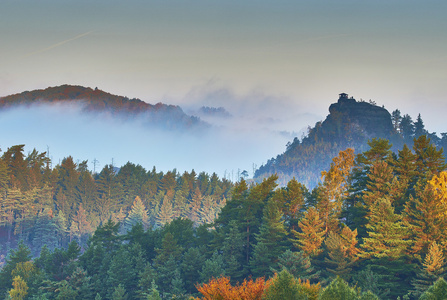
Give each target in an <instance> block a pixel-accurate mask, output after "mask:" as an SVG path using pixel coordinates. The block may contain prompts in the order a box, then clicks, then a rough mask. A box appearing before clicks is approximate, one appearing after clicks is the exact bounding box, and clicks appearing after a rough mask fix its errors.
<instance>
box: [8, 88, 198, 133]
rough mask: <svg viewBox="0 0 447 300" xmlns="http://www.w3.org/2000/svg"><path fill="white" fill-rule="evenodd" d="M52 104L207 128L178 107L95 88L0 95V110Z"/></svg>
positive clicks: (173, 125) (171, 126)
mask: <svg viewBox="0 0 447 300" xmlns="http://www.w3.org/2000/svg"><path fill="white" fill-rule="evenodd" d="M56 103H57V104H66V103H76V104H80V105H82V110H83V111H84V112H88V113H105V114H109V115H112V116H113V117H117V118H121V119H122V118H124V119H126V118H134V117H137V116H138V117H142V118H143V120H144V121H145V123H147V125H156V126H161V127H164V128H168V129H187V128H191V127H207V124H206V123H204V122H202V121H201V120H200V119H199V118H197V117H193V116H188V115H187V114H185V113H184V112H183V110H182V109H181V108H180V107H179V106H175V105H167V104H163V103H157V104H155V105H152V104H149V103H146V102H144V101H142V100H140V99H129V98H127V97H123V96H117V95H112V94H110V93H107V92H104V91H102V90H99V89H97V88H96V89H92V88H88V87H83V86H74V85H61V86H56V87H49V88H46V89H42V90H34V91H25V92H23V93H19V94H14V95H10V96H6V97H0V109H7V108H13V107H19V106H27V107H30V106H32V105H38V104H56Z"/></svg>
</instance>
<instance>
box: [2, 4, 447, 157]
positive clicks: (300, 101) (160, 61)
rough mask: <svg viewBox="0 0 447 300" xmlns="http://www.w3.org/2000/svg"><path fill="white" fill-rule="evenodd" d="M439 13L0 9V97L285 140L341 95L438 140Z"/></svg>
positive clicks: (387, 7) (179, 7)
mask: <svg viewBox="0 0 447 300" xmlns="http://www.w3.org/2000/svg"><path fill="white" fill-rule="evenodd" d="M446 15H447V1H445V0H440V1H419V0H418V1H413V0H406V1H393V0H387V1H381V0H376V1H358V0H356V1H354V0H352V1H347V0H339V1H298V0H294V1H282V0H275V1H251V0H248V1H240V0H238V1H233V0H225V1H214V0H213V1H211V0H203V1H202V0H189V1H147V0H141V1H136V0H129V1H114V0H96V1H84V0H77V1H60V0H53V1H47V0H39V1H35V0H28V1H20V0H14V1H13V0H6V1H1V3H0V96H5V95H9V94H12V93H18V92H22V91H25V90H33V89H37V88H45V87H48V86H56V85H60V84H76V85H83V86H88V87H93V88H94V87H98V88H100V89H102V90H104V91H107V92H110V93H113V94H118V95H125V96H128V97H129V98H134V97H135V98H140V99H142V100H144V101H146V102H149V103H157V102H160V101H161V102H164V103H169V104H178V105H180V106H182V107H183V108H184V110H185V111H186V112H192V111H194V110H195V109H197V107H200V106H201V105H203V104H205V105H209V106H224V107H225V108H226V109H227V110H228V111H230V113H231V114H232V115H233V116H235V120H238V121H243V122H242V123H239V122H238V123H237V124H238V126H244V127H245V128H248V129H251V128H255V127H263V128H264V127H268V128H270V129H272V128H273V129H274V130H276V131H287V132H289V133H291V132H293V131H295V132H299V131H300V130H302V129H303V128H304V127H306V126H307V125H313V124H314V122H315V121H317V120H319V119H324V117H325V116H326V115H327V114H328V110H327V109H328V106H329V105H330V103H332V102H334V101H336V100H337V96H338V94H339V93H341V92H345V93H348V94H350V95H352V96H354V97H355V98H356V99H358V100H360V99H364V100H369V99H372V100H374V101H376V102H377V103H378V104H379V105H384V106H385V108H387V109H388V110H390V111H391V110H394V109H396V108H399V109H400V110H401V111H402V113H409V114H410V115H411V116H412V117H413V118H416V116H417V113H419V112H420V113H421V114H422V117H423V119H424V121H425V124H426V128H427V129H428V130H429V131H436V132H438V133H439V132H441V131H447V126H446V123H445V121H444V120H445V113H446V112H447V18H446ZM253 116H256V118H254V117H253ZM26 122H27V120H23V124H24V126H26ZM261 123H262V125H259V124H261ZM233 126H234V124H233ZM20 134H21V133H20ZM20 134H19V135H20ZM257 134H259V132H257ZM259 136H260V137H262V135H259ZM286 140H287V139H284V140H281V142H282V144H281V145H279V146H277V148H275V149H274V150H271V152H274V151H277V149H282V150H280V151H283V150H284V144H285V143H283V142H285V141H286ZM259 143H260V145H261V142H259ZM0 146H2V147H5V143H4V142H0ZM8 146H9V145H8ZM261 147H262V146H261ZM250 151H254V150H253V149H250ZM276 153H277V154H278V153H279V152H276ZM247 155H248V154H247ZM264 155H268V153H265V154H264ZM273 155H274V153H272V154H271V156H273ZM271 156H268V157H265V159H264V160H263V161H256V162H255V161H251V162H250V164H251V163H253V162H255V163H257V164H260V163H263V162H265V161H266V160H267V159H268V158H270V157H271ZM256 159H258V158H256ZM135 162H136V163H138V161H135Z"/></svg>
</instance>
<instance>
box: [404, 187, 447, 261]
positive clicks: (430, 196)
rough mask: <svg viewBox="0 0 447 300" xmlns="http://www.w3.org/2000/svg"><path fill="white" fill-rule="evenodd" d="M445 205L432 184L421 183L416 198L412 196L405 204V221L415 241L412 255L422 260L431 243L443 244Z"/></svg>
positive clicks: (445, 223)
mask: <svg viewBox="0 0 447 300" xmlns="http://www.w3.org/2000/svg"><path fill="white" fill-rule="evenodd" d="M445 207H446V206H445V205H440V199H439V197H438V196H437V195H436V194H435V190H434V189H433V187H432V186H431V185H430V184H425V183H424V181H420V182H419V183H418V184H417V185H416V186H415V196H412V195H410V199H409V201H408V202H407V203H406V204H405V210H404V214H403V215H404V219H405V221H406V222H407V223H408V224H409V225H410V226H409V229H410V232H411V237H412V239H413V241H414V244H413V246H412V247H411V253H413V254H414V255H415V256H416V258H419V259H421V257H422V256H424V255H425V254H426V253H427V252H428V248H429V246H430V243H431V242H433V241H437V242H439V243H441V241H442V240H444V237H445V234H446V229H447V228H446V226H447V219H446V218H445V215H444V214H445Z"/></svg>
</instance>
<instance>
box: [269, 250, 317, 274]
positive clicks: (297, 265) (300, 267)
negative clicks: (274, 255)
mask: <svg viewBox="0 0 447 300" xmlns="http://www.w3.org/2000/svg"><path fill="white" fill-rule="evenodd" d="M283 269H285V270H287V272H289V273H290V274H292V275H293V277H295V278H300V279H301V280H303V281H305V280H309V281H310V282H316V281H317V280H318V278H319V276H320V273H321V272H320V271H316V270H315V268H314V267H313V266H312V264H311V261H310V257H309V256H305V255H304V253H303V252H302V251H300V252H292V251H291V250H290V249H287V250H286V251H285V252H284V253H283V254H282V255H281V256H279V257H278V267H277V268H276V269H275V268H271V270H272V271H273V272H274V273H279V272H280V271H281V270H283Z"/></svg>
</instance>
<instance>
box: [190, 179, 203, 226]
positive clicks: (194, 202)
mask: <svg viewBox="0 0 447 300" xmlns="http://www.w3.org/2000/svg"><path fill="white" fill-rule="evenodd" d="M202 199H203V195H202V192H201V191H200V189H199V187H196V189H195V190H194V194H193V195H192V198H191V201H190V203H189V213H188V218H189V219H190V220H191V221H193V222H194V224H196V225H198V224H199V220H200V209H201V207H202Z"/></svg>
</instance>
